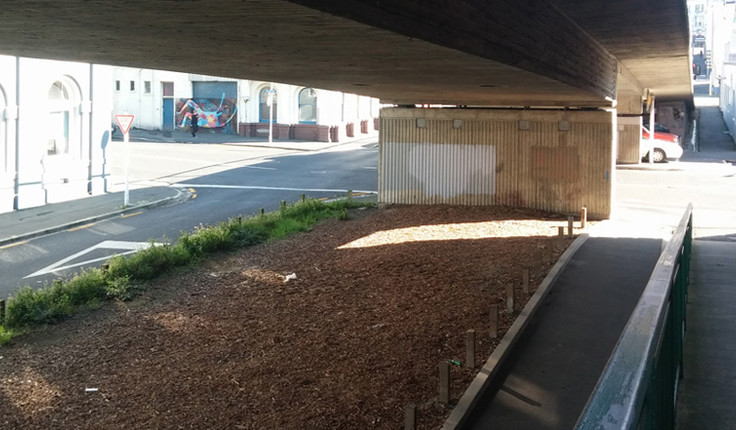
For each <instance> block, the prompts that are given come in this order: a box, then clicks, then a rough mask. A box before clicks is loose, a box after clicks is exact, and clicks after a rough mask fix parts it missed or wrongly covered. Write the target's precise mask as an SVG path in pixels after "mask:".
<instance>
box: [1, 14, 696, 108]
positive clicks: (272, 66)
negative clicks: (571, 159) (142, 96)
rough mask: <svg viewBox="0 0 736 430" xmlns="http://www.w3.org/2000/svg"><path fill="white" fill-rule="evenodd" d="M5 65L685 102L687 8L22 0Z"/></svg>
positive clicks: (567, 102)
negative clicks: (29, 62) (648, 95)
mask: <svg viewBox="0 0 736 430" xmlns="http://www.w3.org/2000/svg"><path fill="white" fill-rule="evenodd" d="M6 3H8V4H6V5H5V7H4V8H3V13H2V15H0V53H3V54H9V55H16V56H27V57H38V58H54V59H63V60H78V61H84V62H94V63H99V64H112V65H126V66H134V67H145V68H154V69H163V70H177V71H184V72H191V73H201V74H208V75H214V76H225V77H232V78H246V79H260V80H266V81H270V80H274V81H281V82H288V83H294V84H300V85H306V86H312V87H318V88H329V89H335V90H341V91H346V92H353V93H358V94H364V95H370V96H374V97H378V98H380V99H382V100H383V101H385V102H387V103H396V104H414V103H441V104H453V105H484V106H488V105H496V106H498V105H501V106H570V107H591V106H592V107H596V106H610V105H611V100H613V99H616V98H617V97H616V94H617V90H631V91H636V92H641V91H642V90H645V89H649V90H650V91H652V92H653V93H655V94H656V95H657V97H658V98H659V99H667V98H678V99H682V98H688V97H690V94H691V89H690V75H689V73H690V69H689V68H690V65H689V64H690V61H689V58H688V52H689V51H688V46H689V35H688V21H687V10H686V6H685V2H684V0H657V1H652V0H647V1H640V0H622V1H616V2H610V1H605V0H586V1H575V0H547V1H544V0H542V1H540V0H534V1H533V0H522V1H518V0H498V1H493V2H489V1H484V0H461V1H453V2H441V1H425V0H382V1H374V0H293V1H285V0H223V1H219V2H216V3H212V2H207V1H203V0H193V1H161V0H159V1H156V0H153V1H149V0H129V1H124V2H123V1H111V0H66V1H64V2H57V1H50V0H30V1H23V2H12V4H11V3H9V2H6Z"/></svg>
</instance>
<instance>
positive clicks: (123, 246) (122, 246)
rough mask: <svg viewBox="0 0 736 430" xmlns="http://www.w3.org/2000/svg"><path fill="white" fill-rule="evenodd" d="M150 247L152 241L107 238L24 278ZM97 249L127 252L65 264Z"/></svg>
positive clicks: (157, 244) (155, 244) (159, 244)
mask: <svg viewBox="0 0 736 430" xmlns="http://www.w3.org/2000/svg"><path fill="white" fill-rule="evenodd" d="M153 245H154V246H161V245H164V244H163V243H153ZM150 247H151V242H122V241H117V240H106V241H104V242H100V243H98V244H97V245H94V246H90V247H89V248H87V249H85V250H83V251H79V252H77V253H76V254H73V255H70V256H69V257H66V258H64V259H62V260H59V261H57V262H56V263H54V264H52V265H50V266H46V267H44V268H43V269H41V270H39V271H36V272H33V273H31V274H30V275H28V276H26V277H24V278H23V279H27V278H33V277H35V276H41V275H46V274H48V273H53V272H57V271H60V270H65V269H71V268H72V267H79V266H83V265H85V264H90V263H96V262H98V261H103V260H107V259H110V258H112V257H115V256H117V255H127V254H133V253H135V252H138V251H140V250H143V249H146V248H150ZM97 249H119V250H125V252H119V253H116V254H113V255H108V256H105V257H100V258H93V259H91V260H86V261H82V262H81V263H74V264H70V265H67V266H64V264H66V263H68V262H69V261H72V260H74V259H75V258H78V257H81V256H82V255H84V254H89V253H90V252H92V251H95V250H97Z"/></svg>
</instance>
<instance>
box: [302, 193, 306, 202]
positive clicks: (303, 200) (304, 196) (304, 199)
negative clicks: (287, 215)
mask: <svg viewBox="0 0 736 430" xmlns="http://www.w3.org/2000/svg"><path fill="white" fill-rule="evenodd" d="M306 200H307V196H306V195H305V194H302V196H301V201H302V203H303V202H305V201H306Z"/></svg>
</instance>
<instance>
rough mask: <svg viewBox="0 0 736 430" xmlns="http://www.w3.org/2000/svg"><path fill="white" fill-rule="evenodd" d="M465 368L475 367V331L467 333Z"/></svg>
mask: <svg viewBox="0 0 736 430" xmlns="http://www.w3.org/2000/svg"><path fill="white" fill-rule="evenodd" d="M465 367H469V368H471V369H472V368H474V367H475V330H468V331H466V332H465Z"/></svg>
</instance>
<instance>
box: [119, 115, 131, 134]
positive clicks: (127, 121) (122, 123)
mask: <svg viewBox="0 0 736 430" xmlns="http://www.w3.org/2000/svg"><path fill="white" fill-rule="evenodd" d="M133 118H135V116H134V115H115V121H117V122H118V126H119V127H120V131H122V132H123V134H128V131H130V126H131V124H133Z"/></svg>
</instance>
